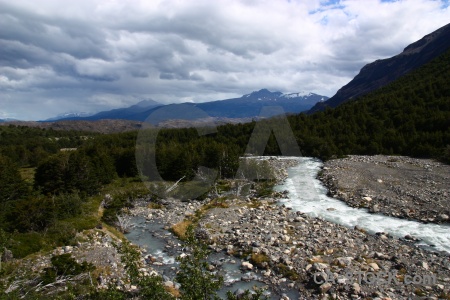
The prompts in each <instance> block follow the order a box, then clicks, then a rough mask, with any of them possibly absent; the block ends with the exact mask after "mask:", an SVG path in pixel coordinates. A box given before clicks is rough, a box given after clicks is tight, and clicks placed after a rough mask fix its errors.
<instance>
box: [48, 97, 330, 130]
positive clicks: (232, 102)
mask: <svg viewBox="0 0 450 300" xmlns="http://www.w3.org/2000/svg"><path fill="white" fill-rule="evenodd" d="M328 98H329V97H327V96H322V95H318V94H314V93H305V92H298V93H289V94H283V93H281V92H271V91H269V90H267V89H261V90H259V91H255V92H252V93H250V94H246V95H244V96H242V97H240V98H233V99H226V100H217V101H210V102H204V103H181V104H168V105H163V104H161V103H158V102H156V101H153V100H144V101H141V102H139V103H137V104H135V105H132V106H130V107H127V108H119V109H113V110H109V111H102V112H99V113H97V114H94V115H91V116H78V115H71V116H64V117H62V118H51V119H49V120H45V121H61V120H66V121H67V120H85V121H96V120H104V119H123V120H131V121H145V120H146V119H147V117H148V116H149V115H151V114H152V113H154V112H155V111H157V110H158V109H160V108H161V107H165V108H167V109H168V110H170V112H171V113H170V116H165V115H164V114H161V115H160V116H157V119H155V120H154V122H153V123H161V122H166V121H168V120H169V118H170V119H174V120H197V119H199V118H201V117H205V116H207V117H209V118H215V119H243V118H246V119H248V118H250V119H251V118H254V117H258V116H259V114H260V111H261V109H262V108H263V107H265V106H281V107H282V108H283V110H284V112H286V113H300V112H305V111H308V110H309V109H310V108H311V107H313V106H314V105H315V104H316V103H317V102H320V101H326V100H327V99H328ZM189 107H195V108H198V109H199V110H200V111H203V112H204V113H205V114H202V115H201V116H200V115H192V114H191V115H187V114H186V109H187V108H189Z"/></svg>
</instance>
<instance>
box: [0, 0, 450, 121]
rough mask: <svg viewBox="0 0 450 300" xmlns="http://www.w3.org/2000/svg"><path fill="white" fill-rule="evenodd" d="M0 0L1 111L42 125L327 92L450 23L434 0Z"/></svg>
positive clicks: (445, 3)
mask: <svg viewBox="0 0 450 300" xmlns="http://www.w3.org/2000/svg"><path fill="white" fill-rule="evenodd" d="M14 3H15V4H11V2H10V1H6V0H0V27H1V28H2V30H1V31H0V66H2V67H1V68H0V93H1V94H2V97H1V98H0V108H1V111H2V114H3V115H12V114H14V115H16V116H17V117H19V118H24V119H42V118H47V117H51V116H53V115H54V114H58V113H62V112H65V111H95V110H103V109H110V108H115V107H119V106H127V105H131V104H134V103H135V102H137V101H139V100H141V99H148V98H152V99H154V100H157V101H161V102H182V101H187V100H189V101H207V100H217V99H223V98H227V97H235V96H239V95H242V94H246V93H249V92H251V91H253V90H257V89H261V88H269V89H271V90H280V91H282V92H294V91H300V90H305V91H311V92H315V93H319V94H324V95H328V96H332V95H333V94H334V93H335V92H336V91H337V89H339V88H340V87H341V86H342V85H344V84H345V83H346V82H348V81H349V80H350V79H351V78H352V77H353V76H355V75H356V74H357V73H358V71H359V69H360V68H361V67H362V66H363V65H364V64H366V63H369V62H371V61H373V60H375V59H379V58H385V57H389V56H392V55H395V54H397V53H399V52H401V51H402V49H403V48H404V47H406V46H407V45H408V44H410V43H412V42H414V41H416V40H418V39H420V38H421V37H422V36H424V35H425V34H428V33H430V32H432V31H434V30H436V29H437V28H439V27H441V26H443V25H445V24H446V23H447V22H448V20H450V10H449V8H448V1H438V0H436V1H434V0H399V1H389V2H387V1H383V2H382V1H381V0H365V1H359V0H342V1H319V0H315V1H311V0H291V1H271V0H266V1H252V0H241V1H240V0H226V1H225V0H218V1H209V0H198V1H182V0H160V1H144V0H142V1H139V0H134V1H128V2H125V1H119V0H110V1H106V0H95V1H91V0H82V1H69V2H64V4H63V5H62V4H61V2H60V1H56V0H51V1H50V0H42V1H39V2H33V1H29V0H18V1H15V2H14Z"/></svg>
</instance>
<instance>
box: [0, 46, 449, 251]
mask: <svg viewBox="0 0 450 300" xmlns="http://www.w3.org/2000/svg"><path fill="white" fill-rule="evenodd" d="M449 62H450V51H447V52H446V53H444V54H443V55H441V56H440V57H438V58H437V59H435V60H434V61H432V62H431V63H429V64H427V65H425V66H423V67H421V68H420V69H418V70H416V71H414V72H412V73H410V74H408V75H406V76H404V77H402V78H400V79H399V80H397V81H396V82H394V83H392V84H390V85H388V86H386V87H384V88H382V89H380V90H377V91H376V92H374V93H371V94H369V95H366V96H364V97H361V98H358V99H355V100H354V101H351V102H348V103H346V104H344V105H342V106H340V107H338V108H336V109H328V110H326V111H324V112H320V113H315V114H313V115H306V114H300V115H291V116H288V121H289V123H290V126H291V128H292V131H293V133H294V136H295V139H296V142H297V143H298V145H299V146H300V150H301V152H302V155H304V156H315V157H319V158H322V159H329V158H333V157H341V156H344V155H347V154H369V155H372V154H389V155H409V156H416V157H430V158H436V159H440V160H443V161H446V162H450V146H449V145H450V85H449V82H450V63H449ZM260 122H265V124H267V125H268V126H270V128H273V127H274V126H277V121H276V119H274V120H265V121H260ZM255 125H256V122H251V123H246V124H237V125H223V126H220V127H218V128H217V130H216V132H215V133H212V134H207V135H199V134H198V132H197V129H195V128H185V129H161V130H159V132H158V138H157V143H156V147H155V149H154V151H155V153H153V155H154V157H156V167H157V169H158V171H159V174H160V175H161V177H162V178H163V179H165V180H168V181H176V180H179V179H180V178H183V179H184V180H186V181H188V180H190V179H192V178H193V177H194V176H195V175H196V172H197V171H198V168H199V166H204V167H207V168H211V169H215V170H217V171H218V176H219V177H222V178H232V177H234V176H236V171H237V169H238V166H239V157H240V156H242V155H244V153H245V152H246V151H249V150H248V148H247V144H248V141H249V139H250V136H251V135H252V132H253V129H254V128H255ZM149 130H152V129H149ZM153 130H154V129H153ZM278 134H279V132H278ZM0 137H1V138H0V205H1V211H0V230H1V232H0V233H1V236H2V238H3V237H4V238H3V240H2V241H0V242H1V243H2V245H5V246H6V247H7V248H8V249H11V250H12V251H13V254H14V256H15V257H23V256H25V255H27V254H29V253H32V252H35V251H38V250H39V249H42V248H45V247H54V246H57V245H63V244H65V243H67V242H68V241H69V240H70V238H71V236H72V235H73V234H74V233H75V232H76V231H78V230H81V229H85V228H92V227H94V226H96V225H97V222H98V220H96V219H95V218H91V219H89V218H86V215H88V214H87V213H86V212H88V211H92V210H93V209H94V210H95V209H96V207H95V206H97V207H98V205H99V204H100V202H101V199H99V198H95V199H96V200H95V201H92V199H93V198H92V197H96V196H97V195H98V194H99V192H100V191H101V189H102V188H103V187H104V186H105V185H108V184H110V183H111V182H114V181H117V180H120V179H121V178H122V179H124V178H137V176H138V175H148V174H139V170H138V167H137V166H136V159H135V153H136V139H137V137H138V132H126V133H116V134H92V133H86V132H79V131H55V130H48V129H47V130H46V129H37V128H28V127H24V126H0ZM259 138H261V139H263V140H264V139H267V137H264V136H261V137H259ZM279 138H280V137H279V136H276V135H273V134H272V135H271V136H270V138H269V139H268V144H267V146H266V148H265V151H264V154H267V155H269V154H270V155H277V154H280V147H279V146H278V144H277V139H278V140H280V139H279ZM264 141H265V140H264ZM64 148H70V149H64ZM75 148H76V149H75ZM61 149H63V151H61ZM64 150H68V151H64ZM250 152H251V153H252V151H251V148H250ZM149 163H152V162H151V161H150V162H149ZM144 169H145V168H144ZM141 171H142V170H141ZM144 173H145V172H144ZM125 198H126V197H125ZM125 198H123V199H122V200H121V201H119V203H116V204H114V205H111V208H114V209H119V208H120V207H121V206H123V205H126V204H127V200H126V199H125ZM124 199H125V200H124ZM80 216H84V219H83V222H81V221H80V220H79V218H80ZM108 216H109V217H111V216H114V214H112V213H110V214H108V213H106V214H105V217H104V220H103V221H106V222H108V221H111V219H108ZM44 232H45V234H42V233H44ZM43 236H45V238H44V237H43ZM24 241H27V242H26V243H24Z"/></svg>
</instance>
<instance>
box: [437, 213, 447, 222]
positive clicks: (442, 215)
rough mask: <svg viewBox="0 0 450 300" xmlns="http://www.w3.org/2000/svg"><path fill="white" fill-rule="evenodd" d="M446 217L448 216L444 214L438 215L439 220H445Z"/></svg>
mask: <svg viewBox="0 0 450 300" xmlns="http://www.w3.org/2000/svg"><path fill="white" fill-rule="evenodd" d="M448 219H449V216H447V215H446V214H441V215H439V220H441V221H447V220H448Z"/></svg>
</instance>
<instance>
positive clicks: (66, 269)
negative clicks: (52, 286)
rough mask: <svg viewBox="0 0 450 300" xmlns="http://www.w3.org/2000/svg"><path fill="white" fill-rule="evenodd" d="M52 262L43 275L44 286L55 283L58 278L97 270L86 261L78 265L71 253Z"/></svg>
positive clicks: (56, 257)
mask: <svg viewBox="0 0 450 300" xmlns="http://www.w3.org/2000/svg"><path fill="white" fill-rule="evenodd" d="M51 262H52V266H51V267H49V268H45V269H44V273H43V274H42V275H41V279H42V281H43V283H44V284H48V283H52V282H54V281H55V280H56V278H57V277H58V276H70V275H79V274H81V273H84V272H89V271H92V270H94V269H95V267H94V265H93V264H91V263H87V262H86V261H83V262H82V263H81V264H79V263H77V261H76V260H75V259H74V258H73V257H72V255H71V254H70V253H66V254H61V255H56V256H53V257H52V258H51Z"/></svg>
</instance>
